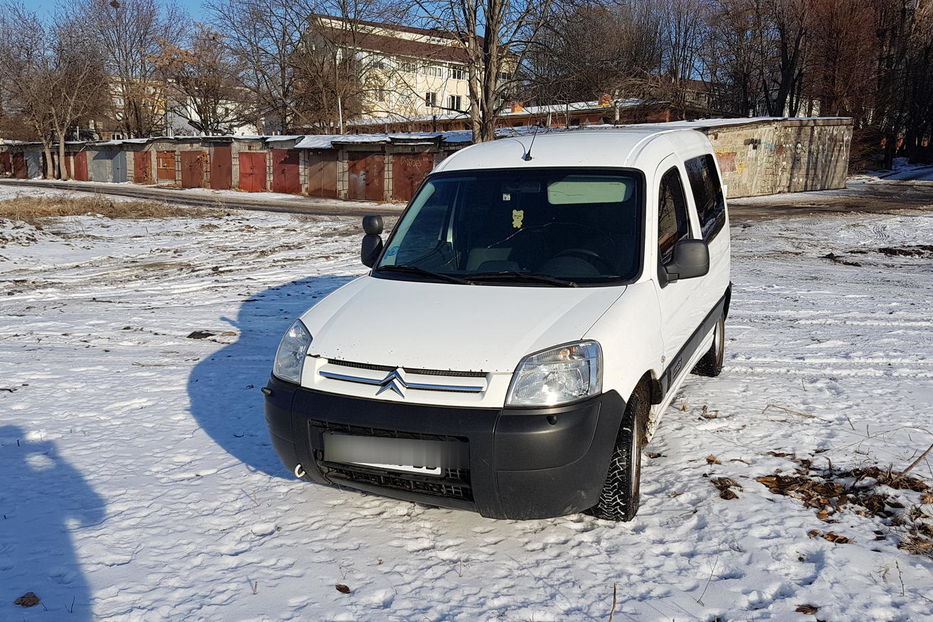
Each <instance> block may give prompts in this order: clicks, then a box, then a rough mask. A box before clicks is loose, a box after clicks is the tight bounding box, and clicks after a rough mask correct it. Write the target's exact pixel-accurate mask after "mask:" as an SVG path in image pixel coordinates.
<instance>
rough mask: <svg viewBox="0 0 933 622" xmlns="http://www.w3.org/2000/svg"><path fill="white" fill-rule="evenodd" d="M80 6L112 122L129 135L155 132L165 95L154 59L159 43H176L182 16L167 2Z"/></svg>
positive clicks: (90, 1) (121, 0) (96, 0)
mask: <svg viewBox="0 0 933 622" xmlns="http://www.w3.org/2000/svg"><path fill="white" fill-rule="evenodd" d="M82 10H83V19H84V20H85V22H86V24H87V28H89V29H90V30H91V31H93V33H94V35H95V37H96V38H97V41H98V43H99V45H100V47H101V49H102V50H104V52H105V54H106V61H105V68H106V71H107V73H108V74H109V77H110V85H109V89H110V90H111V91H112V98H113V108H114V110H113V115H114V117H115V121H116V123H117V125H118V126H119V127H120V128H122V130H123V132H124V133H126V134H127V135H128V136H133V137H146V136H152V135H153V134H154V133H158V132H160V131H161V130H162V129H163V127H164V121H165V95H166V94H165V88H164V87H165V85H164V83H163V82H162V81H161V80H160V79H159V76H158V74H157V72H158V68H157V66H156V62H155V61H156V59H157V58H158V57H159V53H160V49H161V46H162V44H163V43H165V42H167V43H169V44H173V45H178V44H179V43H180V42H181V41H182V39H183V37H184V35H185V33H186V29H187V27H188V19H187V18H186V17H185V15H184V13H183V12H182V11H181V10H180V9H179V8H178V7H177V6H176V5H175V4H174V3H173V2H172V0H113V1H112V2H107V1H106V0H86V1H85V3H84V5H83V7H82Z"/></svg>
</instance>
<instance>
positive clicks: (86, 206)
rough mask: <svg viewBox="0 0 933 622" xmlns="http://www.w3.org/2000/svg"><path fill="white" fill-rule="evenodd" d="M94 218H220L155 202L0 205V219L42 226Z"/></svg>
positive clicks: (51, 200)
mask: <svg viewBox="0 0 933 622" xmlns="http://www.w3.org/2000/svg"><path fill="white" fill-rule="evenodd" d="M86 214H97V215H100V216H105V217H107V218H175V217H178V216H189V217H201V218H205V217H219V216H224V215H225V214H223V213H222V212H219V211H217V210H207V209H199V208H195V207H177V206H173V205H167V204H165V203H158V202H156V201H120V200H113V199H110V198H107V197H104V196H93V197H16V198H13V199H7V200H5V201H0V218H3V219H6V220H13V221H17V222H26V223H29V224H32V225H36V226H41V223H42V221H43V220H45V219H48V218H61V217H63V216H83V215H86Z"/></svg>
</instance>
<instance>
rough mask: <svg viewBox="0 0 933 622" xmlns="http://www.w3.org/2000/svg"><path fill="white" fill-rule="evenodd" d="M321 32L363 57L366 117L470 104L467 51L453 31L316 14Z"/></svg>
mask: <svg viewBox="0 0 933 622" xmlns="http://www.w3.org/2000/svg"><path fill="white" fill-rule="evenodd" d="M315 19H316V20H317V31H318V33H319V34H320V35H321V36H323V37H325V38H327V39H328V40H330V41H331V42H332V43H334V44H337V45H339V46H340V47H341V48H342V49H344V50H346V51H347V53H352V54H354V55H355V57H356V58H357V60H358V61H359V62H360V66H361V68H362V69H361V73H362V74H363V75H362V76H361V77H362V78H363V81H364V84H365V87H366V88H365V89H364V97H363V102H362V113H363V115H362V116H364V117H416V116H423V115H432V114H442V113H450V112H455V111H461V112H465V111H466V110H467V108H468V107H469V90H468V86H467V63H468V57H467V52H466V50H465V49H464V48H463V46H462V45H461V44H460V42H459V41H458V40H457V38H456V37H454V36H452V35H451V34H450V33H446V32H443V31H440V30H433V29H425V28H415V27H412V26H402V25H397V24H385V23H377V22H370V21H361V20H353V21H352V22H351V21H349V20H345V19H343V18H339V17H331V16H326V15H318V16H315Z"/></svg>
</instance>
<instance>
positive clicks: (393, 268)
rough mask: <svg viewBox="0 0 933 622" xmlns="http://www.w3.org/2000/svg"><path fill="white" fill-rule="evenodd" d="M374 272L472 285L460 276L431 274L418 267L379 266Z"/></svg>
mask: <svg viewBox="0 0 933 622" xmlns="http://www.w3.org/2000/svg"><path fill="white" fill-rule="evenodd" d="M374 272H402V273H405V274H417V275H420V276H426V277H430V278H433V279H440V280H442V281H449V282H450V283H459V284H461V285H472V283H470V281H468V280H466V279H463V278H460V277H459V276H454V275H452V274H444V273H443V272H431V271H430V270H425V269H424V268H419V267H418V266H392V265H389V266H379V267H378V268H376V269H375V270H374Z"/></svg>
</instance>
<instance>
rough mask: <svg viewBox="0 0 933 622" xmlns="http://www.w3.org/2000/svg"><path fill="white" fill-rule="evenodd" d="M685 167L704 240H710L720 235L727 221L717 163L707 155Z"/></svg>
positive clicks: (687, 163)
mask: <svg viewBox="0 0 933 622" xmlns="http://www.w3.org/2000/svg"><path fill="white" fill-rule="evenodd" d="M684 166H685V167H686V169H687V178H688V179H689V180H690V188H691V190H692V191H693V199H694V203H696V206H697V215H698V216H699V217H700V228H701V229H702V230H703V239H704V240H709V239H711V238H712V237H713V236H715V235H716V234H717V233H719V231H720V230H721V229H722V226H723V224H725V221H726V201H725V198H724V197H723V194H722V184H721V183H720V182H719V175H718V174H717V173H716V162H715V161H714V160H713V156H712V155H710V154H706V155H702V156H699V157H696V158H691V159H689V160H687V161H686V162H684Z"/></svg>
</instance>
